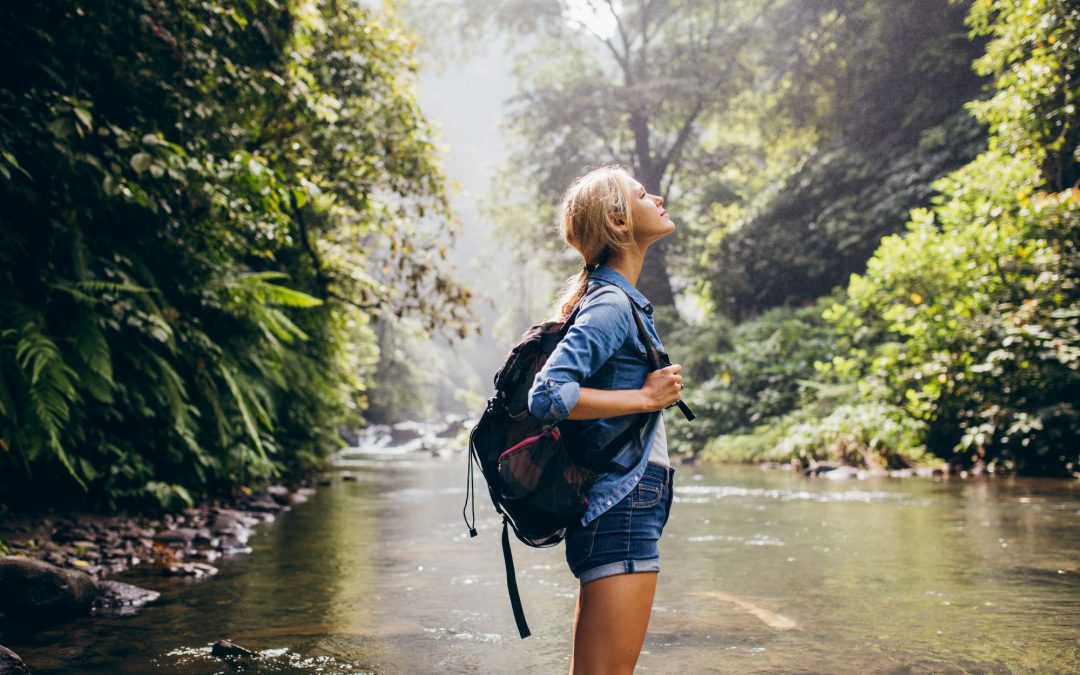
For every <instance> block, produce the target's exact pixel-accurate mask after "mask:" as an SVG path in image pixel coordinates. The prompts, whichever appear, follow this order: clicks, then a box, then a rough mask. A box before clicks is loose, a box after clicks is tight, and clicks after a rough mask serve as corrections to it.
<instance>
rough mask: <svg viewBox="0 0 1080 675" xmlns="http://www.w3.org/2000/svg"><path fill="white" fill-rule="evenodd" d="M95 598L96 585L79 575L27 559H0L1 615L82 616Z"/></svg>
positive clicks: (86, 577) (8, 557) (9, 557)
mask: <svg viewBox="0 0 1080 675" xmlns="http://www.w3.org/2000/svg"><path fill="white" fill-rule="evenodd" d="M97 595H98V586H97V582H95V581H94V580H93V579H92V578H90V577H89V576H87V575H86V574H83V573H82V572H75V571H73V570H65V569H61V568H59V567H56V566H55V565H50V564H49V563H47V562H42V561H40V560H33V559H30V558H17V557H14V556H6V557H3V558H0V612H3V613H5V614H20V615H32V616H55V617H62V616H73V615H76V614H85V613H86V612H88V611H89V610H90V605H91V604H92V603H93V602H94V598H96V597H97Z"/></svg>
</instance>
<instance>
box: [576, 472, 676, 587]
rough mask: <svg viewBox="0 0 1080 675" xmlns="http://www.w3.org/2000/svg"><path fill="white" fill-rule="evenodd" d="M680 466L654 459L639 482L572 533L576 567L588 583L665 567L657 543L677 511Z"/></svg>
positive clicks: (583, 580)
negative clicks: (673, 506)
mask: <svg viewBox="0 0 1080 675" xmlns="http://www.w3.org/2000/svg"><path fill="white" fill-rule="evenodd" d="M674 475H675V470H674V469H671V468H668V467H663V466H660V465H659V464H649V465H647V466H646V467H645V473H644V474H642V476H641V480H640V481H639V482H638V484H637V486H636V487H635V488H634V489H633V490H631V492H630V494H628V495H626V497H624V498H623V499H622V500H621V501H619V502H618V503H617V504H615V505H614V506H612V507H611V508H610V509H608V510H607V511H605V512H603V513H601V514H600V515H599V516H597V517H596V518H594V519H593V520H592V521H591V522H589V524H588V525H585V526H584V527H577V528H574V529H573V530H571V532H570V534H569V535H567V537H566V562H567V563H568V564H569V565H570V571H571V572H573V573H574V576H575V577H577V578H578V580H580V581H581V583H582V584H587V583H589V582H590V581H595V580H597V579H602V578H603V577H610V576H613V575H616V574H631V573H634V572H659V571H660V550H659V549H658V548H657V545H656V544H657V542H658V541H659V540H660V533H661V532H663V531H664V525H665V524H667V520H668V516H669V515H670V514H671V499H672V496H673V495H674V491H673V490H672V479H673V478H674Z"/></svg>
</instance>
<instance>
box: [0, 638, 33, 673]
mask: <svg viewBox="0 0 1080 675" xmlns="http://www.w3.org/2000/svg"><path fill="white" fill-rule="evenodd" d="M29 673H30V671H29V670H28V669H27V667H26V664H25V663H23V660H22V659H20V658H19V655H18V654H16V653H15V652H13V651H11V650H10V649H8V648H7V647H5V646H4V645H0V675H29Z"/></svg>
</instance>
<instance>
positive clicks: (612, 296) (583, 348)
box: [529, 288, 630, 422]
mask: <svg viewBox="0 0 1080 675" xmlns="http://www.w3.org/2000/svg"><path fill="white" fill-rule="evenodd" d="M629 330H630V305H629V299H628V298H627V297H626V295H625V294H623V293H622V292H621V291H619V290H618V289H615V288H602V289H600V290H597V291H595V292H593V293H592V294H590V295H589V296H588V298H587V299H586V301H585V302H584V303H583V304H582V306H581V311H579V312H578V316H577V319H576V320H575V321H574V325H573V326H571V327H570V330H569V331H567V333H566V337H564V338H563V339H562V341H561V342H560V343H559V345H558V346H557V347H556V348H555V351H553V352H552V353H551V356H550V357H548V360H547V363H546V364H544V367H543V368H542V369H541V370H540V372H538V373H537V374H536V378H535V379H534V380H533V385H532V388H531V389H530V390H529V412H530V413H531V414H532V415H533V416H534V417H538V418H540V419H542V420H545V421H552V422H559V421H561V420H563V419H565V418H566V417H567V416H569V415H570V411H571V410H573V409H574V406H575V405H577V401H578V397H579V396H580V394H581V384H582V383H583V382H584V381H585V380H586V379H588V378H589V377H590V376H592V374H593V373H595V372H596V371H597V370H599V369H600V367H601V366H602V365H604V362H606V361H607V360H608V359H609V358H610V357H611V355H612V354H614V353H615V350H616V349H618V348H619V346H620V345H621V344H622V343H623V342H624V341H625V340H626V336H627V334H628V332H629Z"/></svg>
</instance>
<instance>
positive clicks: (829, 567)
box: [0, 453, 1080, 674]
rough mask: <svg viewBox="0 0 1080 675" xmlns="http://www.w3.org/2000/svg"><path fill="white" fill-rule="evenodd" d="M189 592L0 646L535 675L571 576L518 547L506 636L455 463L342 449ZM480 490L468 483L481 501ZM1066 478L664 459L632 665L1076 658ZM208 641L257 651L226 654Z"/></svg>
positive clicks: (488, 535)
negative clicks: (886, 475) (516, 592)
mask: <svg viewBox="0 0 1080 675" xmlns="http://www.w3.org/2000/svg"><path fill="white" fill-rule="evenodd" d="M349 464H350V470H351V471H353V473H354V474H355V475H356V477H357V478H358V480H357V481H356V482H348V483H337V484H335V485H334V486H333V487H330V488H323V489H321V490H320V491H319V493H318V494H317V495H316V496H315V497H314V498H312V500H311V501H309V502H308V503H306V504H303V505H300V506H298V507H296V508H294V510H293V511H291V512H289V513H287V514H284V515H283V516H281V517H280V518H279V520H278V522H276V523H273V524H271V525H268V526H264V527H263V528H262V529H260V530H259V531H258V533H257V534H256V536H255V537H254V538H253V539H252V541H251V544H252V546H253V548H254V552H253V553H252V554H250V555H246V556H240V557H238V558H236V559H233V560H231V561H226V562H225V563H224V564H223V565H221V572H220V574H219V575H218V576H217V577H215V578H213V579H210V580H207V581H203V582H193V583H187V584H185V583H183V582H178V581H176V580H175V579H159V578H154V577H139V576H138V574H137V573H135V574H132V575H129V576H128V577H127V578H129V579H131V577H134V579H131V580H133V581H134V583H138V584H141V585H143V586H147V587H151V588H154V589H155V590H159V591H161V592H162V599H161V600H160V601H159V602H158V603H156V604H155V605H151V606H150V607H148V608H147V609H146V610H145V611H143V612H142V613H141V614H139V615H137V616H135V617H129V618H123V619H108V618H95V619H85V620H78V621H73V622H70V623H67V624H64V625H63V626H60V627H57V628H54V629H49V630H44V631H30V630H28V629H21V628H17V627H11V626H9V627H7V628H5V629H4V630H3V632H2V633H0V643H2V644H6V645H7V646H9V647H12V648H13V649H15V651H17V652H19V653H20V654H21V655H22V656H23V657H24V659H25V660H26V661H27V663H28V665H30V666H31V667H32V668H33V670H34V672H36V673H60V672H63V673H79V672H108V673H145V672H162V673H184V674H194V673H199V674H201V673H231V672H237V671H240V672H281V673H334V672H349V673H362V672H373V673H410V674H411V673H444V672H449V673H466V672H467V673H500V674H501V673H555V672H562V671H564V670H565V669H566V666H567V664H568V662H569V659H568V655H569V629H570V623H571V620H572V616H573V610H574V600H575V596H576V592H577V586H576V581H575V580H574V578H573V577H572V576H571V575H570V573H569V571H568V570H567V569H566V566H565V564H564V562H563V559H562V550H561V549H554V550H532V549H527V548H525V547H523V546H518V547H516V548H515V555H516V562H517V567H518V578H519V583H520V584H521V587H522V594H523V600H524V604H525V610H526V614H527V616H528V619H529V622H530V624H531V626H532V628H533V635H534V637H532V638H530V639H528V640H525V641H522V640H519V639H518V638H517V635H516V631H515V629H514V623H513V619H512V616H511V613H510V606H509V602H508V601H507V597H506V588H505V584H504V577H503V569H502V556H501V552H500V544H499V534H500V523H499V521H498V520H497V519H496V518H495V516H494V513H493V511H492V510H491V508H490V505H489V504H487V503H481V504H480V515H481V518H480V521H479V522H478V524H477V527H478V529H479V531H480V536H479V537H477V538H476V539H470V538H469V537H468V535H467V533H466V531H465V528H464V526H463V524H462V522H461V506H462V502H463V500H464V492H463V478H464V461H463V458H462V457H455V458H452V459H450V460H441V459H417V458H416V457H415V455H414V456H411V457H409V456H402V455H400V454H396V455H395V454H393V453H387V454H381V455H366V456H364V455H361V456H354V457H352V458H351V459H350V460H349ZM481 501H482V502H483V496H482V495H481ZM1077 516H1080V489H1078V487H1077V485H1076V483H1075V482H1064V481H1038V480H1020V479H999V480H972V481H968V482H959V481H957V482H932V481H926V480H922V479H904V480H896V479H879V480H865V481H852V482H849V483H842V482H841V483H837V482H834V481H811V480H807V479H804V478H801V477H798V476H793V475H789V474H787V473H783V472H765V471H761V470H758V469H756V468H750V467H709V468H702V469H695V468H690V467H681V468H679V469H678V470H677V474H676V502H675V506H674V510H673V513H672V517H671V520H670V522H669V525H668V529H667V531H666V532H665V536H664V539H663V540H662V541H661V562H662V567H663V571H662V572H661V575H660V581H659V587H658V591H657V600H656V607H655V611H654V614H653V618H652V623H651V626H650V631H649V637H648V639H647V641H646V645H645V649H644V652H643V654H642V657H641V661H640V664H639V672H643V673H649V672H652V673H890V674H891V673H1068V672H1080V649H1078V646H1077V645H1078V640H1077V638H1078V637H1080V593H1078V591H1080V567H1078V565H1080V555H1078V554H1080V528H1078V527H1077V525H1078V523H1080V519H1078V517H1077ZM219 639H229V640H231V641H233V642H235V643H237V644H240V645H243V646H245V647H249V648H251V649H256V650H259V651H260V656H259V657H258V658H257V659H256V661H255V662H252V663H249V664H248V665H247V666H246V667H243V666H229V665H227V664H223V663H222V662H221V661H219V660H218V659H216V658H214V657H212V656H210V655H209V648H208V647H209V645H210V644H211V643H213V642H214V641H216V640H219Z"/></svg>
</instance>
